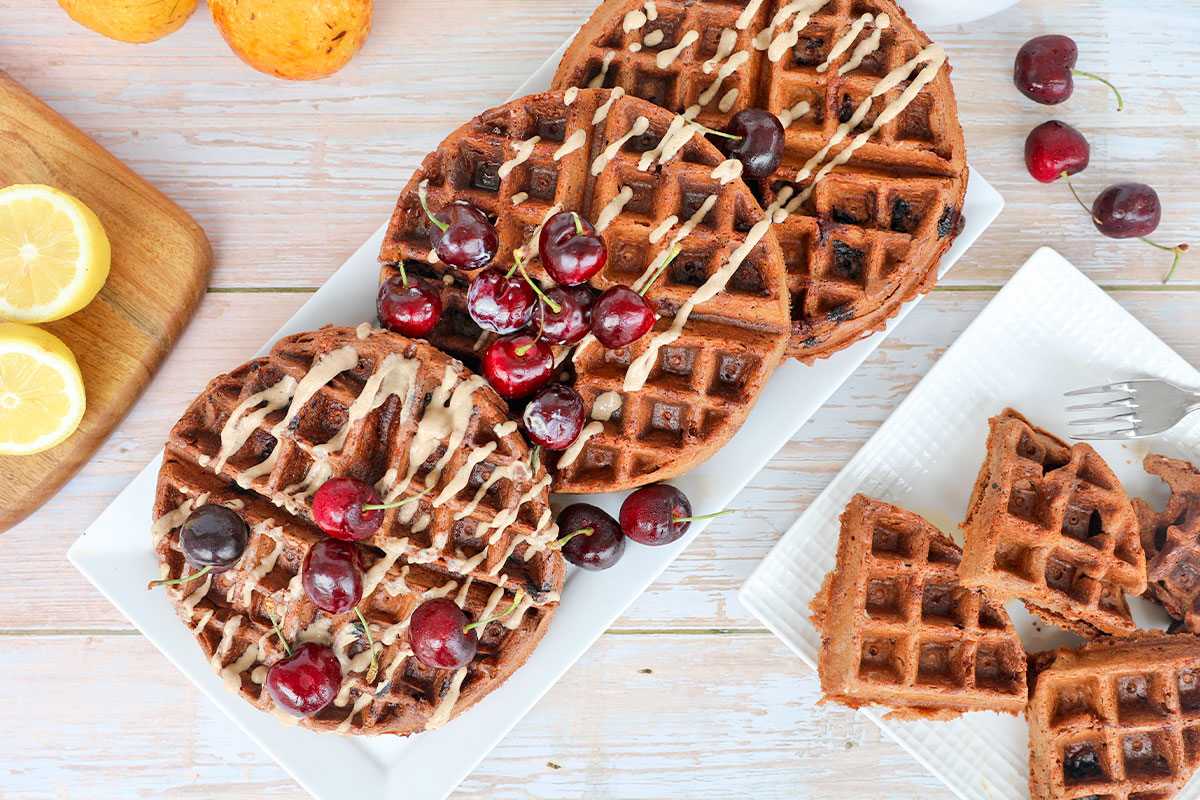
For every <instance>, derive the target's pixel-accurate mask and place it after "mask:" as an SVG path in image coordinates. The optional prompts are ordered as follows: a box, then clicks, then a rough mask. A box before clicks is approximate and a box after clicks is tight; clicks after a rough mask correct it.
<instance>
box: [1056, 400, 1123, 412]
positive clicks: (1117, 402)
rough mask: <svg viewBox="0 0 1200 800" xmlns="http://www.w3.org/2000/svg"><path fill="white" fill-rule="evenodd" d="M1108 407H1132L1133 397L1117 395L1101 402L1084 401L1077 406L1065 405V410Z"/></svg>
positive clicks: (1101, 409)
mask: <svg viewBox="0 0 1200 800" xmlns="http://www.w3.org/2000/svg"><path fill="white" fill-rule="evenodd" d="M1110 408H1111V409H1117V408H1133V398H1132V397H1119V398H1117V399H1116V400H1105V401H1104V402H1103V403H1084V404H1082V405H1078V406H1067V411H1103V410H1104V409H1110Z"/></svg>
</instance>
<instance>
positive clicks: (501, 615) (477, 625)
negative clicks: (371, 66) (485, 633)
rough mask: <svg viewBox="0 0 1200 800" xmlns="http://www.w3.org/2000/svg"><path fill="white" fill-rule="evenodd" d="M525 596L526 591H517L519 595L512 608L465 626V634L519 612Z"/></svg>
mask: <svg viewBox="0 0 1200 800" xmlns="http://www.w3.org/2000/svg"><path fill="white" fill-rule="evenodd" d="M524 596H525V591H524V590H523V589H517V593H516V594H515V595H514V596H513V601H512V605H511V606H509V607H508V608H506V609H504V611H502V612H501V613H499V614H497V615H496V616H494V617H488V618H487V619H481V620H479V621H478V622H472V623H471V624H470V625H464V626H463V633H466V632H467V631H473V630H475V629H476V628H482V627H483V626H484V625H487V624H488V623H491V622H495V621H496V620H498V619H504V618H505V617H507V616H508V615H509V614H511V613H512V612H514V611H516V610H517V606H519V605H521V598H523V597H524Z"/></svg>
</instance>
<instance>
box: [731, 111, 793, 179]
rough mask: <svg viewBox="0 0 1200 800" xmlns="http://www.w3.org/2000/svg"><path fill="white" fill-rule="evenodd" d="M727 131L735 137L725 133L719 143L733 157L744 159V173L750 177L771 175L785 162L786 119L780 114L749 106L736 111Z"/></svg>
mask: <svg viewBox="0 0 1200 800" xmlns="http://www.w3.org/2000/svg"><path fill="white" fill-rule="evenodd" d="M725 132H726V133H728V134H729V135H730V136H737V137H740V138H737V139H731V138H729V137H727V136H722V137H719V138H718V139H717V146H718V147H719V148H720V149H721V151H722V152H724V153H725V155H726V156H728V157H729V158H736V159H737V160H738V161H740V162H742V176H743V177H746V178H755V179H759V180H761V179H763V178H769V177H771V176H772V175H774V174H775V171H776V170H778V169H779V165H780V163H782V162H783V145H784V134H783V123H782V122H780V121H779V118H778V117H776V116H775V115H774V114H772V113H771V112H770V111H766V110H764V109H761V108H747V109H743V110H742V111H739V112H738V113H736V114H734V115H733V119H731V120H729V125H728V126H727V127H726V128H725Z"/></svg>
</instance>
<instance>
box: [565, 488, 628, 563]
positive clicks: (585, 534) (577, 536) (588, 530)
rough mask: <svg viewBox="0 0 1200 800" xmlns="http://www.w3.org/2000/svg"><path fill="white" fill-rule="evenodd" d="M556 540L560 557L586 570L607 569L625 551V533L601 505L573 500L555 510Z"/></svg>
mask: <svg viewBox="0 0 1200 800" xmlns="http://www.w3.org/2000/svg"><path fill="white" fill-rule="evenodd" d="M555 522H556V523H557V525H558V530H559V533H561V534H563V538H561V539H559V540H558V541H559V542H560V544H559V545H558V546H559V547H560V548H561V549H562V554H563V558H565V559H566V560H567V561H570V562H571V563H572V564H574V565H575V566H577V567H582V568H583V569H587V570H602V569H608V568H609V567H611V566H612V565H613V564H616V563H617V561H619V560H620V559H621V554H622V553H624V552H625V534H623V533H622V532H621V527H620V526H619V525H617V521H616V520H615V519H613V518H612V517H611V516H609V514H608V513H607V512H606V511H604V510H603V509H601V508H597V507H596V506H593V505H590V504H588V503H575V504H573V505H569V506H567V507H566V508H564V509H563V510H562V511H560V512H558V519H557V520H555Z"/></svg>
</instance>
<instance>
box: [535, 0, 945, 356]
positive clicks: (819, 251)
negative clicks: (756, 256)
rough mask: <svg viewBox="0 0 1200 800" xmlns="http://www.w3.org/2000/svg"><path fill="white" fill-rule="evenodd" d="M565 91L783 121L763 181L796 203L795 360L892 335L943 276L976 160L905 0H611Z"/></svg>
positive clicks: (702, 115) (789, 229)
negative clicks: (773, 168) (902, 312)
mask: <svg viewBox="0 0 1200 800" xmlns="http://www.w3.org/2000/svg"><path fill="white" fill-rule="evenodd" d="M553 85H554V88H556V89H565V88H567V87H569V86H602V87H620V88H622V89H624V91H625V92H627V93H628V94H631V95H635V96H637V97H642V98H645V99H648V100H651V101H653V102H655V103H657V104H659V105H661V106H663V107H664V108H666V109H668V110H669V111H672V112H674V113H676V114H680V115H683V116H685V117H688V118H690V119H695V120H696V121H698V122H700V123H702V124H704V125H706V126H708V127H710V128H715V129H717V130H722V129H724V128H726V127H727V125H728V123H729V120H730V119H731V118H732V116H733V115H734V114H736V113H738V112H739V111H741V110H743V109H746V108H762V109H766V110H768V111H770V112H771V113H773V114H776V115H777V116H778V117H779V118H780V121H781V122H782V123H783V124H784V127H785V134H786V149H785V154H784V160H783V164H782V166H781V167H780V168H779V170H778V171H777V172H776V173H775V174H774V175H773V176H771V177H770V178H768V179H766V180H764V181H761V182H760V185H758V186H756V187H755V188H756V190H757V192H758V193H759V196H760V198H761V200H762V202H763V204H764V206H769V207H772V208H781V209H783V210H785V211H787V212H789V213H788V214H787V216H786V219H784V220H782V221H779V224H777V225H776V229H777V235H778V237H779V242H780V244H781V245H782V246H783V252H784V259H785V261H786V263H787V273H788V276H787V280H788V290H789V294H790V296H791V319H792V338H791V344H790V346H789V348H788V354H789V355H791V356H793V357H795V358H798V359H801V360H802V361H805V362H808V363H811V362H813V361H815V360H817V359H820V358H825V357H827V356H829V355H831V354H833V353H835V352H837V351H838V350H840V349H842V348H844V347H847V346H848V345H851V344H853V343H854V342H855V341H857V340H858V339H859V338H861V337H862V336H864V335H867V334H869V333H870V332H872V331H875V330H878V329H879V328H881V327H882V326H883V325H884V323H886V321H887V320H888V319H889V318H890V317H892V316H893V315H894V314H896V312H897V311H898V310H899V308H900V306H901V305H902V304H903V303H905V302H907V301H908V300H911V299H912V298H913V297H915V296H916V295H917V294H918V293H920V292H925V291H928V290H929V289H930V287H932V286H933V284H934V282H935V281H936V280H937V267H938V263H939V261H940V259H941V257H942V255H943V254H944V253H945V252H946V250H947V249H948V248H949V247H950V244H951V243H952V241H953V239H954V237H955V236H956V235H957V233H958V230H959V228H960V223H961V211H962V205H963V200H964V197H965V193H966V184H967V166H966V155H965V146H964V142H963V134H962V127H961V125H960V124H959V121H958V110H957V104H956V101H955V97H954V90H953V88H952V87H951V84H950V67H949V65H947V64H946V63H945V53H944V52H943V51H942V49H941V48H940V47H939V46H937V45H934V44H931V42H930V41H929V39H928V38H927V37H926V36H925V34H923V33H922V32H921V31H920V30H918V29H917V28H916V27H915V26H914V25H913V24H912V23H911V22H910V21H909V20H908V18H907V17H906V16H905V15H904V12H903V11H901V10H900V9H899V8H898V7H897V6H896V4H895V3H893V2H891V0H658V1H657V2H645V1H644V0H606V1H605V2H603V3H602V4H601V5H600V7H599V8H598V9H597V10H596V11H595V13H594V14H593V15H592V17H591V19H589V20H588V22H586V23H585V24H584V26H583V27H582V29H581V30H580V32H579V34H578V35H577V36H576V38H575V39H574V40H573V41H572V42H571V44H570V45H569V46H568V49H567V51H566V53H565V55H564V56H563V60H562V62H561V63H560V65H559V68H558V72H557V74H556V75H555V78H554V84H553Z"/></svg>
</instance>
